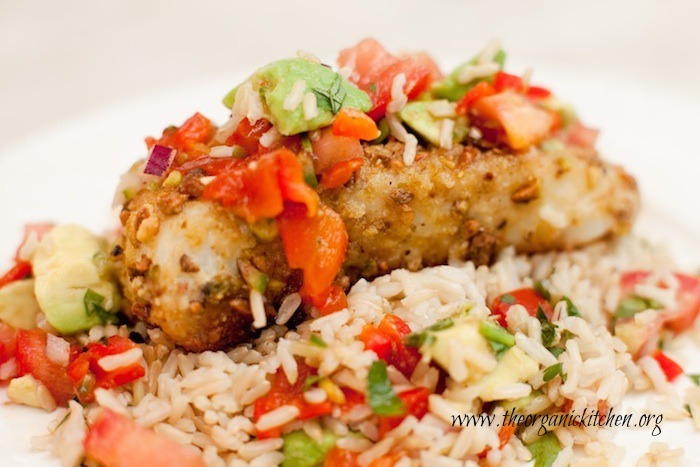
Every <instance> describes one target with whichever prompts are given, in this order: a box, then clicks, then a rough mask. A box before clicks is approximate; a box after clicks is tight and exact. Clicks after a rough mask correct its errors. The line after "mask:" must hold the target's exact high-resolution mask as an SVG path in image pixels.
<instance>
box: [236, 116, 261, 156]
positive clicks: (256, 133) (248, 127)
mask: <svg viewBox="0 0 700 467" xmlns="http://www.w3.org/2000/svg"><path fill="white" fill-rule="evenodd" d="M270 128H272V124H271V123H270V122H268V121H267V120H263V119H260V120H258V121H257V122H255V123H250V120H248V119H247V118H244V119H243V120H241V123H239V124H238V127H236V130H235V131H234V132H233V134H232V135H231V136H229V137H228V139H227V140H226V144H227V145H229V146H232V145H234V144H237V145H238V146H241V147H243V149H245V150H246V153H247V154H248V155H250V154H255V153H256V152H258V145H259V143H260V137H261V136H262V135H264V134H265V133H266V132H267V131H268V130H269V129H270Z"/></svg>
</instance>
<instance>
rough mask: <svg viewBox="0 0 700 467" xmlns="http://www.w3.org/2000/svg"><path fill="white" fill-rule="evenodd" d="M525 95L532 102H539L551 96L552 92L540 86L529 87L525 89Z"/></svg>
mask: <svg viewBox="0 0 700 467" xmlns="http://www.w3.org/2000/svg"><path fill="white" fill-rule="evenodd" d="M525 95H526V96H527V97H529V98H530V99H532V100H539V99H546V98H548V97H549V96H551V95H552V92H551V91H550V90H549V89H546V88H542V87H540V86H530V87H528V88H527V92H526V93H525Z"/></svg>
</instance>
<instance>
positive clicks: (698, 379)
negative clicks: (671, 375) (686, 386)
mask: <svg viewBox="0 0 700 467" xmlns="http://www.w3.org/2000/svg"><path fill="white" fill-rule="evenodd" d="M686 376H687V377H688V378H690V380H691V381H692V382H693V383H695V385H696V386H700V374H686Z"/></svg>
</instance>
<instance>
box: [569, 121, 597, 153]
mask: <svg viewBox="0 0 700 467" xmlns="http://www.w3.org/2000/svg"><path fill="white" fill-rule="evenodd" d="M598 134H600V131H599V130H595V129H593V128H588V127H586V126H583V124H582V123H581V122H580V121H578V120H576V121H575V122H574V123H573V124H572V125H571V128H569V129H568V130H567V132H566V142H567V143H569V144H571V145H573V146H578V147H581V148H586V149H593V148H594V147H595V143H596V140H597V139H598Z"/></svg>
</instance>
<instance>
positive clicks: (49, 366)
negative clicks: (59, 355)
mask: <svg viewBox="0 0 700 467" xmlns="http://www.w3.org/2000/svg"><path fill="white" fill-rule="evenodd" d="M16 339H17V354H16V356H17V365H18V366H19V373H20V374H21V375H26V374H31V375H32V376H33V377H34V378H36V379H37V380H38V381H40V382H41V383H42V384H43V385H44V386H46V389H48V390H49V392H50V393H51V395H52V396H53V398H54V400H55V401H56V404H57V405H59V406H62V405H65V404H66V403H67V402H68V401H69V400H70V399H72V398H73V395H74V389H73V383H72V382H71V380H70V378H68V373H67V371H66V368H64V367H62V366H61V365H59V364H58V363H56V362H53V361H51V360H49V357H47V356H46V332H45V331H43V330H41V329H31V330H28V331H27V330H24V329H18V330H17V337H16Z"/></svg>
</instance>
